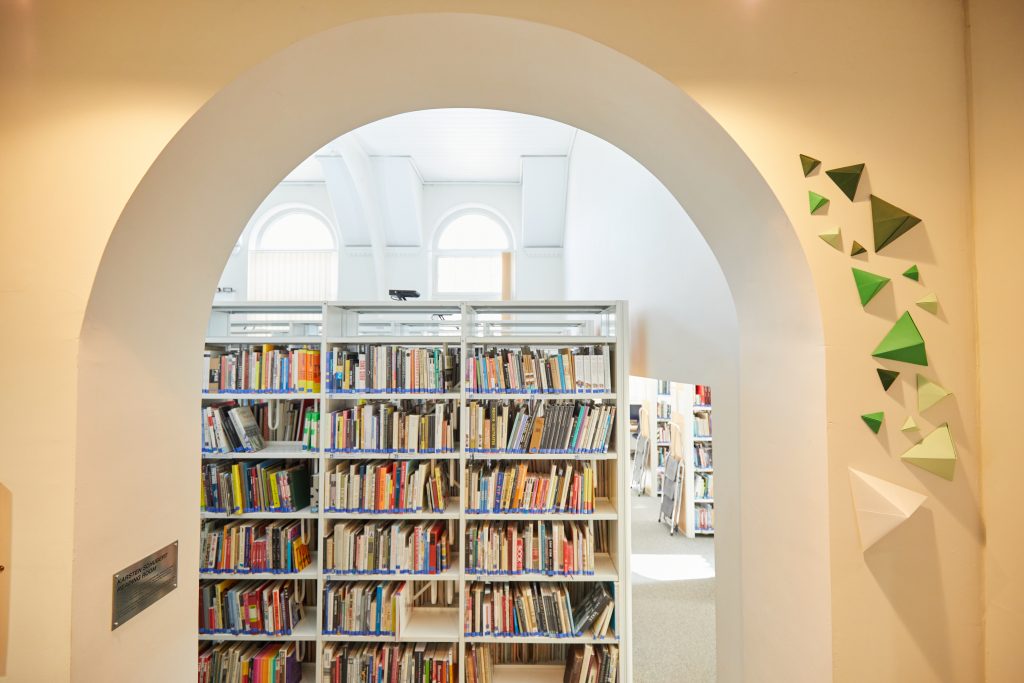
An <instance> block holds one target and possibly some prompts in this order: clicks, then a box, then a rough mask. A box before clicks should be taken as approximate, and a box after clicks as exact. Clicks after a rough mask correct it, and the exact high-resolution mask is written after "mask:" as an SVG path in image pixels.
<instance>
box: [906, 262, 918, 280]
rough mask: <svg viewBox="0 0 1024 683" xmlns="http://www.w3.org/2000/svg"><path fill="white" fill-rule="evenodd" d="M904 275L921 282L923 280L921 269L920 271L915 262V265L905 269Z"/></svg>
mask: <svg viewBox="0 0 1024 683" xmlns="http://www.w3.org/2000/svg"><path fill="white" fill-rule="evenodd" d="M903 277H905V278H909V279H911V280H913V281H914V282H920V281H921V271H919V270H918V269H917V264H916V263H915V264H914V265H912V266H910V267H909V268H907V269H906V270H904V271H903Z"/></svg>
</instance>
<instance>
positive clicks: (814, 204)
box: [807, 192, 828, 213]
mask: <svg viewBox="0 0 1024 683" xmlns="http://www.w3.org/2000/svg"><path fill="white" fill-rule="evenodd" d="M807 201H808V204H810V207H811V213H814V212H815V211H817V210H818V209H820V208H821V207H823V206H825V205H826V204H828V197H823V196H822V195H820V194H818V193H817V192H808V193H807Z"/></svg>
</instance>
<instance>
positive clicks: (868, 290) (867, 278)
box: [852, 268, 889, 306]
mask: <svg viewBox="0 0 1024 683" xmlns="http://www.w3.org/2000/svg"><path fill="white" fill-rule="evenodd" d="M852 270H853V281H854V283H855V284H856V285H857V294H858V296H860V305H861V306H867V305H868V302H869V301H871V300H872V299H874V298H875V295H876V294H878V292H879V291H880V290H881V289H882V287H885V285H886V283H887V282H889V278H887V277H885V276H884V275H875V274H874V273H869V272H868V271H866V270H861V269H860V268H853V269H852Z"/></svg>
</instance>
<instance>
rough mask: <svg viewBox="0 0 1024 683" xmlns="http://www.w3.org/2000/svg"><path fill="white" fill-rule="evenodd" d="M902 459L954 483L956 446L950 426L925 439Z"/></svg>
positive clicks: (944, 426)
mask: <svg viewBox="0 0 1024 683" xmlns="http://www.w3.org/2000/svg"><path fill="white" fill-rule="evenodd" d="M901 457H902V459H903V460H904V461H905V462H908V463H910V464H911V465H917V466H918V467H920V468H921V469H923V470H927V471H929V472H931V473H932V474H935V475H938V476H940V477H942V478H943V479H948V480H949V481H953V474H954V473H955V471H956V444H954V443H953V435H952V434H950V433H949V425H948V424H944V425H942V426H941V427H938V428H937V429H936V430H935V431H934V432H932V433H931V434H929V435H928V436H926V437H924V440H923V441H922V442H921V443H919V444H917V445H916V446H913V447H911V448H910V450H908V451H907V452H906V453H904V454H903V455H902V456H901Z"/></svg>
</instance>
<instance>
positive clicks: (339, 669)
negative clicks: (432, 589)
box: [322, 642, 459, 683]
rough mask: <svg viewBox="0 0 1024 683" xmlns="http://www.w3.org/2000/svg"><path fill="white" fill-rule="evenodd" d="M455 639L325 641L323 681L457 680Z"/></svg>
mask: <svg viewBox="0 0 1024 683" xmlns="http://www.w3.org/2000/svg"><path fill="white" fill-rule="evenodd" d="M458 647H459V646H458V645H457V644H454V643H437V644H427V643H345V642H328V643H324V652H323V660H322V671H323V677H322V682H323V683H364V682H365V683H455V682H456V681H458V678H459V676H458V670H457V662H458Z"/></svg>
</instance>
